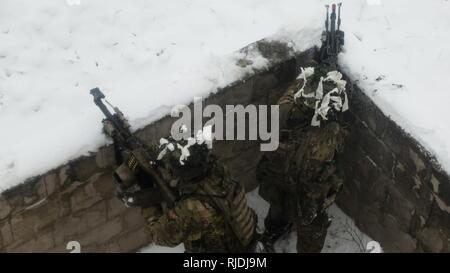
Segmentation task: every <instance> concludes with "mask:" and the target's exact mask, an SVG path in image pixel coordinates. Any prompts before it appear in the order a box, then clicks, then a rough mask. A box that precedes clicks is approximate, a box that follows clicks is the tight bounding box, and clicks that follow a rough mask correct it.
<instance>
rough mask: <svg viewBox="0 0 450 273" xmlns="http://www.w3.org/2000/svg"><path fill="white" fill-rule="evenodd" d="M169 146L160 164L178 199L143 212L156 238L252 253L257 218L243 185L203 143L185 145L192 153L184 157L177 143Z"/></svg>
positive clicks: (189, 248)
mask: <svg viewBox="0 0 450 273" xmlns="http://www.w3.org/2000/svg"><path fill="white" fill-rule="evenodd" d="M168 145H173V146H171V149H166V148H165V151H164V153H166V152H167V153H166V154H165V155H163V156H162V162H164V165H165V166H166V170H167V174H166V178H167V179H170V180H172V181H171V184H172V185H174V184H176V188H177V189H178V191H179V196H180V198H179V200H178V201H177V202H176V204H175V206H174V207H173V208H170V209H167V210H166V211H164V212H163V211H162V210H161V208H160V207H152V208H149V209H146V210H144V211H145V212H146V214H147V221H148V224H147V231H148V234H149V235H150V237H151V239H152V241H153V242H154V243H155V244H158V245H162V246H168V247H174V246H177V245H179V244H180V243H184V246H185V250H186V252H216V253H217V252H252V251H253V248H254V245H255V244H254V242H255V230H256V221H257V218H256V214H255V213H254V211H253V210H252V209H251V208H250V207H248V205H247V201H246V197H245V191H244V188H243V187H242V185H241V184H240V183H238V182H236V181H234V180H232V179H231V178H230V175H229V173H228V171H227V170H226V168H225V167H224V166H223V165H222V164H220V163H219V162H218V161H217V160H216V159H215V157H214V156H212V155H211V154H210V152H209V149H208V148H207V146H206V145H205V144H197V143H195V144H193V145H190V146H189V147H188V146H184V150H185V151H186V148H187V149H188V151H189V152H188V154H189V156H188V157H187V158H184V159H183V160H182V159H181V158H182V157H183V152H182V150H181V149H177V148H176V147H177V144H176V143H168ZM166 147H167V145H166ZM174 147H175V148H174ZM178 147H182V146H178ZM170 150H172V151H170ZM160 155H161V154H160ZM180 157H181V158H180ZM169 177H170V178H169ZM149 211H150V212H149Z"/></svg>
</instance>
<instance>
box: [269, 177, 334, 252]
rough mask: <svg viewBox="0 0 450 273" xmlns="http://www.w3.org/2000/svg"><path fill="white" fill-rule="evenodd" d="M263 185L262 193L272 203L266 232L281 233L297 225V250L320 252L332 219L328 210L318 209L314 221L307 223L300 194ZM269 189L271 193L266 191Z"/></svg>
mask: <svg viewBox="0 0 450 273" xmlns="http://www.w3.org/2000/svg"><path fill="white" fill-rule="evenodd" d="M269 188H270V189H268V188H267V187H265V185H261V188H260V195H261V196H262V197H263V198H264V199H266V201H268V202H269V203H270V209H269V213H268V215H267V217H266V220H265V226H266V232H267V233H269V234H280V233H284V232H286V231H287V230H289V229H290V228H291V227H292V228H293V227H295V228H296V230H297V252H298V253H319V252H320V251H321V250H322V248H323V245H324V242H325V238H326V235H327V230H328V227H329V226H330V221H329V218H328V214H327V212H326V211H318V214H317V215H316V216H315V218H314V219H313V220H312V221H308V222H307V223H305V220H304V218H302V216H301V213H300V210H301V209H300V208H299V202H298V198H301V196H298V195H296V194H293V193H292V192H286V191H284V190H281V189H279V188H276V187H269ZM265 191H269V193H267V192H265Z"/></svg>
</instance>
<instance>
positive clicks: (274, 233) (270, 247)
mask: <svg viewBox="0 0 450 273" xmlns="http://www.w3.org/2000/svg"><path fill="white" fill-rule="evenodd" d="M264 225H265V226H266V230H265V231H264V233H263V235H262V236H261V242H262V243H263V245H264V247H265V248H266V250H267V252H272V253H273V252H275V249H274V244H275V242H276V241H277V240H279V239H280V238H282V237H283V236H285V235H287V234H288V233H289V232H290V231H291V230H292V228H293V224H292V223H289V222H284V221H283V222H281V221H278V222H275V221H274V220H273V219H271V217H270V214H269V215H268V216H267V218H266V219H265V221H264Z"/></svg>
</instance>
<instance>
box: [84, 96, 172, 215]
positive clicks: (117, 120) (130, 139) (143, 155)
mask: <svg viewBox="0 0 450 273" xmlns="http://www.w3.org/2000/svg"><path fill="white" fill-rule="evenodd" d="M90 93H91V95H92V96H93V97H94V103H95V104H96V105H97V106H98V107H99V108H100V110H101V111H102V112H103V114H104V115H105V117H106V119H107V120H108V121H110V122H111V124H112V126H113V127H114V130H115V131H116V132H117V133H118V134H117V135H116V137H118V138H119V143H118V144H119V145H120V146H123V148H124V149H126V150H128V152H129V154H130V158H132V159H133V160H131V162H137V165H135V166H134V167H133V168H132V169H133V170H134V169H135V168H136V166H139V169H140V170H142V171H143V172H144V173H146V174H147V175H148V176H150V177H151V178H153V180H154V182H155V183H156V185H157V186H158V188H159V190H160V192H161V195H162V197H163V199H164V201H165V202H166V203H167V206H168V207H173V205H174V204H175V201H176V199H177V198H176V195H175V193H174V192H173V191H172V190H171V189H170V187H169V186H168V184H167V183H166V181H164V179H163V178H162V177H161V175H160V174H159V172H158V171H157V170H156V167H155V164H154V163H155V159H153V158H151V156H150V154H149V153H148V152H147V150H146V146H145V145H144V144H143V143H142V142H141V141H140V140H139V139H138V138H137V137H135V136H134V135H133V134H132V133H131V131H130V130H129V128H128V127H127V126H125V122H124V121H122V120H121V118H123V115H122V112H120V110H119V109H117V108H115V107H114V111H115V114H112V113H111V112H110V111H109V110H108V108H107V107H106V105H105V104H104V103H103V101H102V99H105V95H104V94H103V93H102V92H101V91H100V89H98V88H94V89H92V90H91V92H90ZM115 141H116V139H115Z"/></svg>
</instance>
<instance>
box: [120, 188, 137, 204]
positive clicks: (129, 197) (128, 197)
mask: <svg viewBox="0 0 450 273" xmlns="http://www.w3.org/2000/svg"><path fill="white" fill-rule="evenodd" d="M116 196H117V198H119V199H120V200H122V202H123V203H124V204H125V206H127V207H135V206H137V205H138V204H137V203H136V202H137V200H136V198H135V197H134V196H133V194H132V193H128V192H126V191H122V190H118V191H117V192H116Z"/></svg>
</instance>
